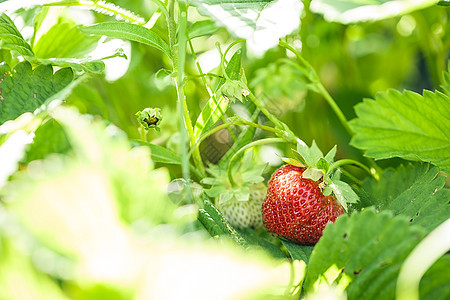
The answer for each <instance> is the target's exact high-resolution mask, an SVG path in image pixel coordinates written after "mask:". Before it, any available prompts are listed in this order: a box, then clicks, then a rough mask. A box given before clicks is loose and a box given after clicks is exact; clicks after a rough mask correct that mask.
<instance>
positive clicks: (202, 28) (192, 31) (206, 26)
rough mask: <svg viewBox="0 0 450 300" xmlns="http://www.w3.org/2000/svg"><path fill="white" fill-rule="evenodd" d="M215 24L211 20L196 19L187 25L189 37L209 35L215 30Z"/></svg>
mask: <svg viewBox="0 0 450 300" xmlns="http://www.w3.org/2000/svg"><path fill="white" fill-rule="evenodd" d="M217 29H218V28H217V26H216V24H215V23H214V22H213V21H211V20H203V21H198V22H195V23H194V24H192V25H191V26H189V28H188V35H189V38H190V39H195V38H197V37H201V36H211V35H212V34H214V33H215V32H216V31H217Z"/></svg>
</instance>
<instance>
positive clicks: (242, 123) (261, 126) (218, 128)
mask: <svg viewBox="0 0 450 300" xmlns="http://www.w3.org/2000/svg"><path fill="white" fill-rule="evenodd" d="M233 125H243V126H252V127H255V128H259V129H262V130H266V131H270V132H272V133H275V134H276V135H278V136H282V137H284V136H285V132H283V131H281V130H278V129H277V128H273V127H270V126H265V125H260V124H257V123H253V122H250V121H246V120H242V119H240V120H238V121H234V122H230V123H225V124H222V125H219V126H217V127H214V128H213V129H211V130H209V131H207V132H205V133H204V134H203V135H201V136H200V137H199V138H198V139H197V141H196V142H195V144H194V145H193V146H192V148H191V150H190V151H189V154H188V156H189V157H190V156H191V155H192V153H193V152H194V149H197V148H198V147H199V146H200V144H201V143H202V142H203V141H204V140H205V139H206V138H207V137H209V136H211V135H213V134H214V133H216V132H218V131H220V130H222V129H224V128H228V127H230V126H233ZM283 140H284V141H288V142H289V140H286V139H285V138H283Z"/></svg>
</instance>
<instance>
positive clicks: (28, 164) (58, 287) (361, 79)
mask: <svg viewBox="0 0 450 300" xmlns="http://www.w3.org/2000/svg"><path fill="white" fill-rule="evenodd" d="M2 2H3V1H2ZM111 2H112V3H114V4H116V5H118V6H120V7H124V8H126V9H129V10H130V11H133V12H134V13H136V14H138V15H140V16H141V17H143V18H144V19H145V20H148V19H150V18H151V17H152V16H153V14H154V13H155V12H156V10H157V8H158V7H157V5H155V4H154V2H152V1H149V0H148V1H145V0H142V1H131V0H130V1H126V0H123V1H122V0H117V1H111ZM305 5H306V8H305V11H304V12H303V13H302V17H301V26H300V27H299V28H298V29H297V30H295V31H294V32H293V33H292V34H290V35H288V36H287V37H286V41H287V42H288V43H289V44H290V45H292V46H294V47H295V48H296V49H297V50H299V51H301V53H302V55H303V56H304V58H305V59H306V60H307V61H308V62H309V63H310V64H311V65H312V66H313V67H314V68H315V70H316V71H317V73H318V74H319V76H320V79H321V81H322V82H323V84H324V86H325V87H326V89H327V90H328V91H329V93H330V94H331V95H332V96H333V98H334V99H335V100H336V102H337V103H338V104H339V106H340V107H341V109H342V110H343V112H344V114H345V115H346V116H347V119H352V118H354V117H355V113H354V111H353V106H354V105H355V104H356V103H358V102H360V101H362V99H364V98H373V97H374V96H375V94H376V93H377V92H378V91H386V90H387V89H389V88H394V89H398V90H402V89H409V90H413V91H416V92H418V93H422V90H423V89H430V90H434V89H439V88H440V85H441V84H442V72H443V71H444V70H446V68H447V61H448V59H449V49H450V34H449V31H450V23H449V22H448V18H449V14H450V12H449V10H448V9H446V8H442V9H436V7H434V6H433V7H430V8H426V9H423V10H418V11H415V12H413V13H411V14H404V15H402V16H398V17H392V18H388V19H385V20H381V21H376V22H365V23H356V24H350V25H344V24H341V23H337V22H329V21H326V20H325V19H324V18H323V16H322V15H319V14H315V13H311V12H310V11H309V10H308V4H307V3H305ZM44 9H45V10H48V11H47V12H46V14H45V26H42V27H41V29H40V32H39V34H38V35H36V40H35V41H34V48H33V50H34V52H35V54H36V56H38V57H40V58H58V57H66V58H67V57H74V58H75V57H83V56H87V55H89V56H91V57H95V58H104V57H107V56H110V55H113V54H114V52H115V51H116V49H119V48H120V49H121V51H122V52H123V54H124V55H125V56H126V58H124V57H114V58H111V59H106V60H105V64H106V69H105V72H103V73H101V74H90V76H89V77H88V78H86V79H84V80H83V82H82V83H81V84H79V85H77V86H76V87H75V88H74V89H73V91H72V93H71V94H70V96H68V98H67V99H66V103H67V106H65V107H64V108H61V109H55V110H54V111H53V112H52V113H51V117H52V120H50V121H48V122H47V123H45V124H44V125H42V126H41V127H40V128H39V129H38V131H37V132H36V138H35V140H34V142H33V144H31V145H30V146H29V147H28V148H26V149H25V148H24V146H23V143H21V142H20V139H21V138H22V139H24V138H26V137H21V136H19V135H17V136H15V137H17V139H18V141H19V142H18V143H17V144H14V145H11V147H12V148H11V149H13V151H19V152H20V151H22V152H23V153H24V156H23V158H22V160H21V161H20V164H19V169H20V170H21V172H17V173H15V174H14V175H13V176H12V178H10V180H9V182H8V184H6V185H5V187H3V188H1V189H0V191H1V192H0V197H1V198H0V200H1V202H0V299H134V298H136V299H241V298H243V299H244V298H248V299H269V298H261V297H269V296H268V295H270V296H271V297H272V296H273V297H274V299H275V296H274V295H284V289H285V288H286V286H289V284H290V285H291V286H295V284H298V282H300V280H301V278H302V274H303V272H304V268H305V266H304V264H298V265H295V266H292V265H290V263H289V262H288V261H287V260H286V259H276V258H274V257H273V256H270V255H267V253H262V251H261V253H260V252H259V250H255V252H251V253H249V252H244V251H243V250H242V249H240V248H238V247H237V246H236V245H235V244H233V243H231V242H227V241H222V242H221V243H222V244H219V246H218V245H217V244H215V243H212V242H211V238H210V237H209V235H208V234H207V233H206V232H205V231H204V230H203V229H202V228H201V225H199V224H198V221H196V218H197V215H196V214H197V211H198V207H196V206H195V204H188V203H184V202H180V201H178V200H177V198H176V197H175V198H173V197H172V198H170V197H169V196H170V195H168V194H167V189H166V187H167V185H168V184H169V183H170V182H171V181H173V180H175V179H177V178H179V177H181V170H180V168H179V166H178V165H168V164H164V165H163V164H161V163H154V162H152V161H151V159H150V153H149V150H148V149H142V148H141V147H136V148H132V147H131V146H130V144H129V140H130V139H131V140H139V139H140V138H141V133H140V132H139V128H140V125H139V123H138V121H137V119H136V117H135V114H136V112H137V111H140V110H143V109H144V108H146V107H159V108H161V110H162V114H163V121H162V122H161V125H160V128H161V130H160V131H150V132H149V133H148V136H147V140H148V141H149V142H151V143H152V144H155V145H161V146H164V147H166V148H167V149H169V150H171V151H173V152H174V153H175V154H180V136H179V130H178V118H177V106H176V99H177V95H176V89H175V85H174V82H173V78H172V77H171V76H170V72H169V71H167V70H170V69H171V62H170V61H169V59H168V58H167V57H166V56H165V55H164V54H162V53H161V52H159V51H158V50H156V49H154V48H151V47H148V46H145V45H142V44H138V43H135V42H129V41H122V40H117V39H108V40H106V39H104V38H98V37H92V36H89V37H88V36H86V35H82V34H81V33H80V32H77V31H76V30H77V29H76V28H77V27H76V26H77V25H80V24H83V25H88V24H94V23H98V22H104V21H113V20H115V19H114V18H113V17H109V16H107V15H105V14H102V13H98V12H96V11H92V10H86V9H82V8H77V7H67V8H65V7H50V8H48V7H47V8H43V7H42V6H34V7H31V8H29V9H19V10H17V11H14V12H11V13H9V12H8V14H9V16H10V17H11V19H12V20H13V21H14V23H15V24H16V26H17V27H18V29H19V30H20V32H21V33H22V35H23V36H24V38H25V39H28V40H29V39H31V37H32V36H33V24H34V22H36V16H39V14H40V13H41V12H42V10H44ZM205 19H206V18H205V17H203V16H202V15H200V14H199V13H198V11H197V10H196V9H195V8H192V7H191V8H190V9H189V22H190V24H189V25H190V26H191V25H192V24H194V23H195V22H198V21H201V20H205ZM166 26H167V25H166V23H165V20H164V18H162V17H161V18H159V19H158V20H157V21H156V23H155V25H154V27H153V30H154V31H155V32H156V33H158V34H159V35H160V36H161V37H163V38H164V37H167V30H166ZM72 29H73V30H74V33H73V35H67V38H64V36H60V35H59V34H58V33H60V32H61V31H62V30H66V31H67V30H72ZM75 37H76V38H79V39H80V40H79V42H77V41H78V40H77V39H75ZM235 40H236V37H233V36H231V35H230V34H229V33H228V32H227V31H226V30H225V29H223V28H215V29H214V30H213V32H212V33H211V35H209V36H202V37H199V38H196V39H193V40H192V46H193V49H194V50H195V54H196V56H198V61H199V63H200V65H201V67H202V69H203V72H205V73H216V72H218V64H219V61H220V54H219V51H218V49H217V47H216V44H217V43H218V44H219V45H220V47H221V49H222V51H223V50H224V49H226V47H227V45H229V44H231V43H232V42H233V41H235ZM70 43H72V44H70ZM49 44H50V45H52V47H49V46H48V45H49ZM77 45H81V46H79V47H78V46H77ZM240 47H243V50H244V51H243V53H244V55H243V58H242V66H243V69H244V70H245V75H246V78H247V81H248V86H249V87H250V88H251V89H252V91H253V93H254V94H255V95H256V96H257V97H258V98H260V99H261V100H262V101H263V102H264V103H265V105H266V107H267V108H268V109H269V111H271V112H272V113H273V114H274V115H276V116H277V117H278V118H280V119H281V120H282V121H283V122H285V123H287V124H288V125H289V127H290V128H291V129H292V130H293V132H294V133H295V134H296V135H297V136H299V137H300V138H301V139H303V140H304V141H305V142H306V143H307V144H310V143H311V142H312V140H315V141H316V142H317V144H318V145H319V147H320V148H321V149H323V150H325V151H327V150H328V149H331V148H332V147H333V146H334V145H336V144H337V145H339V147H338V158H342V157H347V158H349V157H352V158H355V159H360V158H361V154H360V152H359V151H357V150H355V149H354V148H352V147H350V146H349V139H350V137H349V136H348V134H347V133H346V132H345V130H344V129H343V127H342V125H341V123H340V122H339V120H338V119H337V118H336V116H335V114H334V113H333V111H332V110H331V108H330V107H329V105H328V104H327V103H326V101H325V100H324V99H323V98H322V96H320V95H319V94H317V93H315V92H313V91H311V90H310V89H308V88H307V82H306V79H305V78H304V75H303V74H302V73H301V72H300V71H299V70H298V69H297V68H296V67H295V66H294V65H293V64H291V63H289V62H288V59H290V58H292V57H291V56H290V54H289V53H287V52H286V50H285V49H283V48H281V47H275V48H273V49H270V50H268V51H267V52H265V53H264V54H263V55H260V56H255V55H253V54H252V53H251V51H247V50H248V49H245V45H243V44H240ZM238 48H239V47H238V46H235V47H234V48H233V51H231V53H230V54H232V53H233V52H234V51H236V50H237V49H238ZM1 51H2V52H1V53H0V54H1V59H2V61H4V62H7V63H8V64H9V65H10V66H11V67H13V66H14V65H15V64H17V63H18V59H17V58H16V57H13V56H10V55H9V56H8V55H7V53H6V52H5V51H3V50H1ZM189 51H190V50H189ZM191 54H192V53H191ZM197 75H198V71H197V67H196V65H195V60H194V58H193V55H188V60H187V64H186V76H187V81H186V85H185V92H186V99H187V102H188V104H189V109H190V111H189V113H190V117H191V119H192V120H196V119H197V117H198V115H199V114H200V112H201V110H202V108H203V107H204V105H205V103H207V101H208V100H209V95H208V92H207V90H206V89H205V86H204V84H203V83H202V80H201V78H200V77H199V76H197ZM210 80H211V82H212V85H214V82H215V81H217V78H214V76H212V77H211V78H210ZM73 108H76V110H74V109H73ZM251 109H252V108H251V107H250V105H249V104H242V103H239V102H237V103H234V104H233V105H232V106H231V109H230V110H229V112H228V115H229V116H232V115H235V114H236V115H242V116H248V115H250V112H251ZM27 118H28V119H27ZM31 119H32V117H31V116H28V117H27V115H25V116H22V117H21V119H20V120H16V121H15V122H16V123H15V124H17V123H20V122H23V124H28V123H27V122H32V121H30V120H31ZM266 122H268V120H266V119H265V118H263V117H262V116H260V119H259V120H258V123H266ZM61 128H62V129H61ZM105 133H106V134H105ZM256 134H257V137H256V138H260V137H263V136H264V135H265V133H263V132H259V131H257V133H256ZM232 144H233V141H232V139H231V137H230V135H229V134H228V132H224V131H221V132H219V133H218V134H216V135H214V136H212V137H210V138H209V139H207V140H206V141H205V142H204V143H203V144H202V158H203V160H204V161H205V162H210V163H216V162H217V161H218V160H219V159H220V157H221V156H222V155H223V154H224V153H225V152H226V150H227V149H228V148H229V147H230V146H231V145H232ZM21 145H22V147H21ZM208 149H209V150H210V149H214V151H208ZM287 151H288V149H287V148H286V146H282V145H273V146H263V147H261V148H259V149H258V150H257V151H255V152H256V154H257V160H259V161H261V162H268V163H269V165H270V169H269V170H267V173H266V174H265V175H266V177H267V176H269V175H270V174H271V171H272V170H274V169H276V168H277V167H278V166H279V165H280V164H281V160H280V158H279V157H280V156H284V155H286V153H287ZM380 164H381V165H385V166H395V165H396V164H397V162H396V160H388V161H384V162H381V163H380ZM149 170H150V171H149ZM194 180H197V181H198V178H194ZM199 189H201V187H199ZM177 191H178V192H179V190H177ZM149 199H151V201H149ZM174 199H175V200H174ZM177 201H178V202H177ZM224 249H226V251H224ZM254 253H257V254H256V255H255V254H254ZM290 268H291V269H290ZM292 268H294V269H295V273H296V274H297V275H298V277H299V278H300V279H299V278H294V279H292V278H291V277H290V276H291V270H292ZM193 274H195V276H193ZM293 281H294V282H293ZM230 287H231V288H230ZM255 292H256V293H255ZM330 293H331V295H332V297H333V298H332V299H341V298H340V297H341V296H342V295H340V294H339V293H338V292H333V291H331V292H330ZM211 295H214V296H213V297H212V296H211ZM261 295H264V296H261ZM252 297H253V298H252ZM258 297H259V298H258ZM287 297H288V296H286V295H284V296H280V297H279V298H282V299H285V298H287ZM319 299H320V298H319ZM322 299H324V298H322ZM327 299H328V298H327Z"/></svg>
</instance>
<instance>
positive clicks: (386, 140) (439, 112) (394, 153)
mask: <svg viewBox="0 0 450 300" xmlns="http://www.w3.org/2000/svg"><path fill="white" fill-rule="evenodd" d="M355 110H356V114H357V116H358V118H357V119H354V120H352V121H350V126H351V128H352V129H353V130H354V132H355V135H354V136H353V138H352V140H351V145H353V146H355V147H357V148H359V149H363V150H365V154H366V155H367V156H369V157H372V158H375V159H385V158H392V157H401V158H403V159H407V160H422V161H425V162H431V163H432V164H434V165H436V166H438V167H440V168H441V169H442V171H444V172H446V173H447V174H450V156H449V155H448V154H449V153H450V98H449V97H448V96H446V95H444V94H442V93H441V92H435V93H432V92H430V91H426V90H425V91H424V95H423V96H421V95H419V94H416V93H414V92H410V91H404V92H403V93H400V92H398V91H396V90H389V91H388V92H385V93H379V94H377V96H376V97H375V100H371V99H365V100H364V101H363V102H362V103H360V104H358V105H356V106H355Z"/></svg>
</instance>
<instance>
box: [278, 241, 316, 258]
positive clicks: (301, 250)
mask: <svg viewBox="0 0 450 300" xmlns="http://www.w3.org/2000/svg"><path fill="white" fill-rule="evenodd" d="M281 242H282V243H283V245H284V246H285V247H286V249H287V250H288V252H289V254H290V255H291V257H292V259H294V260H295V259H296V260H303V261H304V262H305V263H306V264H308V263H309V258H310V257H311V253H312V251H313V249H314V246H303V245H298V244H296V243H293V242H290V241H286V240H281Z"/></svg>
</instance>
